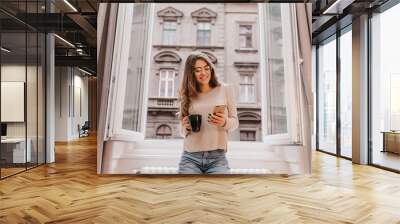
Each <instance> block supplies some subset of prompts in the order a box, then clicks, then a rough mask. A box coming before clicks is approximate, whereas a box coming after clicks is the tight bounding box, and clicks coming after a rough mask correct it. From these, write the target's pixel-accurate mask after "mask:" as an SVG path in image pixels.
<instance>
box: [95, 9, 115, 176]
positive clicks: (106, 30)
mask: <svg viewBox="0 0 400 224" xmlns="http://www.w3.org/2000/svg"><path fill="white" fill-rule="evenodd" d="M117 11H118V3H101V4H100V5H99V12H98V16H97V24H98V25H97V96H98V104H97V111H98V115H99V116H98V126H99V128H98V132H97V149H98V151H97V173H101V167H102V165H101V164H102V158H103V154H102V152H103V150H102V149H103V144H104V141H103V140H102V139H104V134H105V133H104V130H105V124H106V110H107V92H108V86H109V84H110V77H111V64H112V55H113V47H114V38H115V28H116V18H117Z"/></svg>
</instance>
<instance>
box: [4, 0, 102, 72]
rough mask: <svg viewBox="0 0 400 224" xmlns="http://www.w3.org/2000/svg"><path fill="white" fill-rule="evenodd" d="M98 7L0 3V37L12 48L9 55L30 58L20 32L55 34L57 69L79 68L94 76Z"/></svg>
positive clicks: (72, 2)
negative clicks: (0, 35)
mask: <svg viewBox="0 0 400 224" xmlns="http://www.w3.org/2000/svg"><path fill="white" fill-rule="evenodd" d="M98 5H99V4H98V3H97V1H96V0H47V4H46V1H45V0H1V2H0V24H1V30H2V33H3V35H2V36H4V37H2V38H7V40H6V39H4V41H7V43H8V46H7V47H8V48H14V49H13V51H12V52H11V53H10V54H9V55H8V56H10V58H12V57H11V56H13V55H14V56H15V58H18V54H19V55H26V54H28V58H30V57H29V54H30V52H33V51H34V50H32V49H34V46H33V45H30V44H28V45H27V50H26V51H27V52H25V48H24V47H25V38H24V36H25V35H23V34H21V33H24V32H25V31H26V30H27V32H28V33H29V32H30V31H32V32H40V33H43V32H52V33H55V34H57V36H56V38H55V55H56V58H55V63H56V66H78V67H81V68H82V69H84V70H87V71H89V72H91V73H92V74H95V73H96V67H97V62H96V44H97V42H96V39H97V38H96V36H97V31H96V28H97V11H98ZM28 37H29V35H28ZM28 39H30V38H28ZM64 40H65V41H64ZM4 41H2V43H5V42H4Z"/></svg>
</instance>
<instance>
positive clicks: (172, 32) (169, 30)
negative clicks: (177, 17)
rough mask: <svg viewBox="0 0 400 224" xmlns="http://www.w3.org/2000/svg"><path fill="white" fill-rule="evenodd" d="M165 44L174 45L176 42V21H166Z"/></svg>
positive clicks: (164, 29) (164, 30)
mask: <svg viewBox="0 0 400 224" xmlns="http://www.w3.org/2000/svg"><path fill="white" fill-rule="evenodd" d="M163 24H164V28H163V44H165V45H173V44H175V43H176V22H173V21H164V23H163Z"/></svg>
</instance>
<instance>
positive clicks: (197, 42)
mask: <svg viewBox="0 0 400 224" xmlns="http://www.w3.org/2000/svg"><path fill="white" fill-rule="evenodd" d="M203 23H207V24H208V25H209V27H210V29H208V32H209V33H210V36H209V39H208V42H207V43H205V44H202V45H200V44H199V31H200V29H199V25H200V24H203ZM203 31H204V30H203ZM196 44H197V45H199V46H209V45H211V21H199V22H197V24H196Z"/></svg>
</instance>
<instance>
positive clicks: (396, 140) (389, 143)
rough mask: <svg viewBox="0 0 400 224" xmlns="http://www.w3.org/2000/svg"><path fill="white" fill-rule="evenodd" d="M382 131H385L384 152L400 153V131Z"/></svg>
mask: <svg viewBox="0 0 400 224" xmlns="http://www.w3.org/2000/svg"><path fill="white" fill-rule="evenodd" d="M381 133H383V150H382V152H392V153H396V154H400V131H382V132H381Z"/></svg>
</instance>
